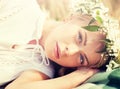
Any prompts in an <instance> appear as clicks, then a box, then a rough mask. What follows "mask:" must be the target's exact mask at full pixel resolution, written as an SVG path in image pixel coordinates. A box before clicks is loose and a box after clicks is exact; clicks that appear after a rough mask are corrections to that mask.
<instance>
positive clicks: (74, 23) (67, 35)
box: [43, 15, 106, 67]
mask: <svg viewBox="0 0 120 89" xmlns="http://www.w3.org/2000/svg"><path fill="white" fill-rule="evenodd" d="M92 19H93V18H92V17H91V16H88V15H72V16H70V18H69V19H67V21H65V22H63V23H62V24H60V25H59V26H57V27H56V28H55V29H52V30H51V31H49V34H47V37H46V38H45V39H44V44H43V47H44V49H45V53H46V55H47V57H48V58H50V60H52V61H54V62H56V63H57V64H59V65H62V66H65V67H78V66H91V67H92V66H96V65H98V64H99V62H100V61H101V60H102V56H101V55H102V51H103V50H104V49H105V43H104V41H103V40H105V39H106V34H105V33H104V32H102V31H88V30H86V29H84V28H83V27H84V26H88V24H89V23H90V21H91V20H92ZM91 25H96V26H98V23H97V22H96V21H94V22H92V23H91Z"/></svg>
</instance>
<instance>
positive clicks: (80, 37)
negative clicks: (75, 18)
mask: <svg viewBox="0 0 120 89" xmlns="http://www.w3.org/2000/svg"><path fill="white" fill-rule="evenodd" d="M78 42H79V43H81V42H82V35H81V33H80V32H79V33H78Z"/></svg>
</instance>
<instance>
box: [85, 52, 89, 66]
mask: <svg viewBox="0 0 120 89" xmlns="http://www.w3.org/2000/svg"><path fill="white" fill-rule="evenodd" d="M84 57H85V60H86V62H87V65H88V66H89V64H90V62H89V61H88V58H87V56H86V54H85V53H84Z"/></svg>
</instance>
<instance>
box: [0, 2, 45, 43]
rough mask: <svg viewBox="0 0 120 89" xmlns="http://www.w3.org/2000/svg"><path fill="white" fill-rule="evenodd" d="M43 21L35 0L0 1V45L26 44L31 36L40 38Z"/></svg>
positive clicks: (43, 17)
mask: <svg viewBox="0 0 120 89" xmlns="http://www.w3.org/2000/svg"><path fill="white" fill-rule="evenodd" d="M44 19H45V14H44V13H43V12H42V11H41V9H40V7H39V5H38V4H37V2H36V0H0V43H3V42H4V43H5V42H7V43H9V44H12V43H18V44H26V43H27V42H28V41H30V40H31V38H33V36H34V38H36V36H37V37H39V38H40V37H41V31H42V30H41V29H42V24H43V20H44ZM36 32H37V33H36ZM34 33H36V34H34Z"/></svg>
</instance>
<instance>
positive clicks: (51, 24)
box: [39, 20, 63, 48]
mask: <svg viewBox="0 0 120 89" xmlns="http://www.w3.org/2000/svg"><path fill="white" fill-rule="evenodd" d="M62 23H63V22H60V21H55V20H47V21H46V22H45V24H44V26H43V32H42V37H41V39H40V41H39V43H40V45H41V46H42V47H43V48H44V43H45V40H46V38H47V37H48V35H49V34H50V33H51V32H52V30H53V29H55V28H56V27H57V26H59V25H60V24H62Z"/></svg>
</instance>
